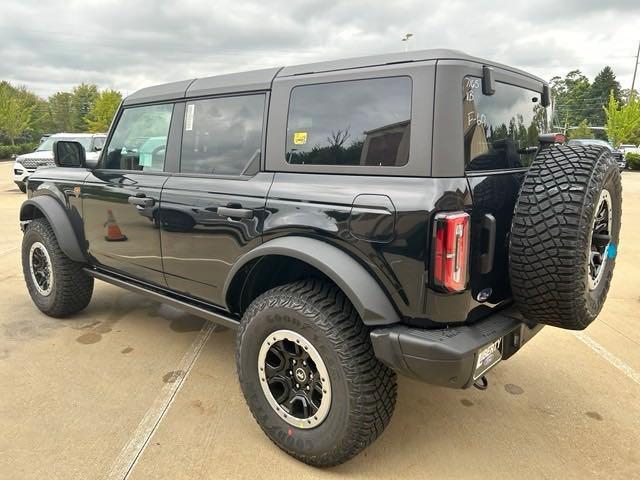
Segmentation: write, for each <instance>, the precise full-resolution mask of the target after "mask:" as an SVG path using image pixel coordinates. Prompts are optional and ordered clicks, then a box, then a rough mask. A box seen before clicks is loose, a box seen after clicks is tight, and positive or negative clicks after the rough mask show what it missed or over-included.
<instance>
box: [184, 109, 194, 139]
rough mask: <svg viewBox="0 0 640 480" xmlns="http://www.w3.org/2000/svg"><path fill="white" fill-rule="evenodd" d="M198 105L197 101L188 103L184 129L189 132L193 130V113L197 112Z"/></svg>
mask: <svg viewBox="0 0 640 480" xmlns="http://www.w3.org/2000/svg"><path fill="white" fill-rule="evenodd" d="M195 110H196V105H195V103H191V104H189V105H187V115H186V117H185V119H184V129H185V131H187V132H190V131H191V130H193V114H194V113H195Z"/></svg>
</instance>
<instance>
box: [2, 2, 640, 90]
mask: <svg viewBox="0 0 640 480" xmlns="http://www.w3.org/2000/svg"><path fill="white" fill-rule="evenodd" d="M638 24H640V3H639V2H638V1H637V0H615V1H609V2H602V1H596V0H582V1H579V0H569V1H564V2H557V1H551V0H541V1H539V2H535V3H531V2H513V1H511V2H502V1H497V0H491V1H484V2H470V1H466V2H463V1H458V0H451V1H448V2H425V1H411V0H406V1H394V2H382V1H361V0H353V1H344V2H338V1H336V2H333V3H329V2H326V1H321V0H299V1H297V2H290V1H284V0H276V1H272V2H266V1H262V2H260V1H254V0H252V1H239V0H238V1H236V2H229V3H226V4H222V3H221V2H212V1H210V0H209V1H205V0H184V1H182V2H170V1H167V0H157V1H150V0H147V1H140V2H132V1H129V2H124V1H122V0H116V1H104V0H87V1H65V2H61V1H52V2H36V1H31V0H8V1H5V2H4V3H3V6H2V14H1V16H0V79H7V80H10V81H12V82H15V83H19V84H25V85H27V86H28V87H30V88H32V89H33V90H35V91H36V92H37V93H39V94H41V95H45V96H46V95H49V94H51V93H54V92H55V91H59V90H66V89H69V88H70V87H71V86H73V85H76V84H78V83H80V82H94V83H97V84H98V85H99V86H100V87H101V88H117V89H119V90H122V91H124V92H125V93H127V92H132V91H134V90H137V89H138V88H141V87H143V86H147V85H151V84H155V83H160V82H166V81H173V80H178V79H184V78H190V77H195V76H200V77H202V76H209V75H215V74H217V73H226V72H232V71H239V70H244V69H251V68H261V67H269V66H276V65H294V64H297V63H305V62H309V61H317V60H324V59H331V58H341V57H349V56H359V55H367V54H376V53H382V52H391V51H398V50H402V49H403V47H404V44H403V43H401V42H400V38H401V36H402V35H403V34H404V33H405V32H412V33H413V34H414V37H413V38H412V39H411V41H410V43H409V46H410V47H411V48H412V49H419V48H437V47H445V48H455V49H458V50H463V51H466V52H468V53H470V54H473V55H477V56H480V57H487V58H491V59H494V60H497V61H500V62H503V63H507V64H510V65H513V66H516V67H519V68H523V69H525V70H530V71H531V72H532V73H534V74H536V75H539V76H542V77H545V78H550V77H551V76H553V75H557V74H565V73H566V72H567V71H569V70H572V69H575V68H580V69H582V70H583V71H584V72H585V73H586V74H588V75H590V76H593V75H594V74H595V73H597V71H598V70H599V69H600V68H602V67H603V66H604V65H606V64H609V65H611V66H612V67H613V68H614V70H615V72H616V73H617V74H618V77H619V79H620V80H621V82H622V83H623V86H625V87H628V84H629V83H630V81H631V73H632V68H633V58H632V57H633V55H635V48H636V47H637V41H638V40H639V38H638V30H637V25H638Z"/></svg>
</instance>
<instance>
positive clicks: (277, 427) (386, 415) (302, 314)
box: [236, 279, 397, 467]
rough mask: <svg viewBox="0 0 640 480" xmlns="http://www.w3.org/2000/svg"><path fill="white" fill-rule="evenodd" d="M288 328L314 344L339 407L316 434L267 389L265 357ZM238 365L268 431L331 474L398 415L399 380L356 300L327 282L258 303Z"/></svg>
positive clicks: (247, 317) (243, 330)
mask: <svg viewBox="0 0 640 480" xmlns="http://www.w3.org/2000/svg"><path fill="white" fill-rule="evenodd" d="M281 329H286V330H291V331H294V332H296V333H298V334H300V335H302V336H304V337H305V338H306V339H308V340H309V341H310V342H311V343H312V345H313V347H314V348H315V349H316V350H317V351H318V353H319V354H320V356H321V358H322V361H323V362H324V363H325V364H326V367H327V371H328V373H329V377H330V381H331V404H330V405H331V406H330V410H329V412H328V414H327V416H326V418H325V419H324V421H323V422H322V423H320V424H319V425H317V426H316V427H314V428H310V429H301V428H297V427H295V426H292V425H291V424H289V423H287V422H285V421H284V420H283V419H282V418H281V417H280V416H279V415H277V414H276V412H275V410H274V409H273V408H272V406H271V405H270V404H269V402H268V401H267V398H266V395H265V393H264V392H263V390H262V386H261V384H260V378H259V374H258V361H257V360H258V352H259V350H260V347H261V345H262V343H263V342H264V341H266V339H268V337H269V336H270V335H271V334H272V333H273V332H275V331H278V330H281ZM236 363H237V369H238V376H239V378H240V385H241V387H242V391H243V393H244V397H245V399H246V402H247V404H248V406H249V408H250V410H251V413H252V414H253V416H254V418H255V419H256V421H257V422H258V424H259V425H260V427H261V428H262V430H263V431H264V432H265V433H266V434H267V436H268V437H269V438H270V439H271V440H272V441H273V442H274V443H275V444H276V445H277V446H278V447H279V448H281V449H282V450H283V451H285V452H286V453H288V454H289V455H291V456H293V457H294V458H296V459H298V460H300V461H302V462H304V463H307V464H309V465H313V466H318V467H329V466H334V465H338V464H341V463H343V462H345V461H347V460H349V459H350V458H352V457H354V456H355V455H357V454H358V453H360V452H361V451H362V450H364V449H365V448H366V447H367V446H368V445H369V444H371V443H372V442H373V441H374V440H375V439H376V438H377V437H378V436H379V435H380V434H381V433H382V432H383V430H384V429H385V427H386V426H387V424H388V423H389V421H390V420H391V416H392V414H393V410H394V408H395V402H396V392H397V386H396V375H395V373H394V372H393V371H392V370H391V369H389V368H388V367H386V366H385V365H384V364H382V363H381V362H380V361H378V359H377V358H376V357H375V356H374V353H373V347H372V345H371V341H370V340H369V332H368V329H367V328H366V326H365V325H364V324H363V323H362V321H361V320H360V318H359V316H358V314H357V312H356V311H355V309H354V308H353V306H352V305H351V303H350V302H349V300H348V299H347V298H346V297H345V296H344V294H343V293H342V292H341V291H340V290H339V289H338V288H336V287H335V285H333V284H331V283H328V282H325V281H322V280H317V279H309V280H304V281H299V282H295V283H291V284H288V285H285V286H282V287H277V288H274V289H272V290H269V291H267V292H266V293H264V294H263V295H261V296H260V297H258V298H257V299H256V300H254V301H253V303H251V305H250V306H249V308H248V309H247V311H246V312H245V314H244V316H243V319H242V322H241V324H240V330H239V332H238V336H237V354H236Z"/></svg>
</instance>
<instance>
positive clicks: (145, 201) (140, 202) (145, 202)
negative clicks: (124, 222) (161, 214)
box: [129, 196, 156, 208]
mask: <svg viewBox="0 0 640 480" xmlns="http://www.w3.org/2000/svg"><path fill="white" fill-rule="evenodd" d="M129 203H130V204H131V205H135V206H136V207H143V208H147V207H153V205H154V204H155V203H156V201H155V200H154V199H153V198H150V197H138V196H135V197H129Z"/></svg>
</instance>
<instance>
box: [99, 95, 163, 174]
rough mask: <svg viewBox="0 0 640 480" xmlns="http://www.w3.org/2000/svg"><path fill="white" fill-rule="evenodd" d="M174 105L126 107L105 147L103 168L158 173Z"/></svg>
mask: <svg viewBox="0 0 640 480" xmlns="http://www.w3.org/2000/svg"><path fill="white" fill-rule="evenodd" d="M172 113H173V104H165V105H148V106H144V107H134V108H127V109H125V110H124V111H123V112H122V115H121V116H120V120H119V121H118V125H117V126H116V129H115V131H114V132H113V137H112V138H111V141H110V142H109V147H108V148H107V155H106V157H105V161H104V165H103V168H107V169H114V170H142V171H145V172H148V171H152V172H161V171H162V170H163V168H164V160H165V153H166V148H167V136H168V135H169V125H170V124H171V115H172Z"/></svg>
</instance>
